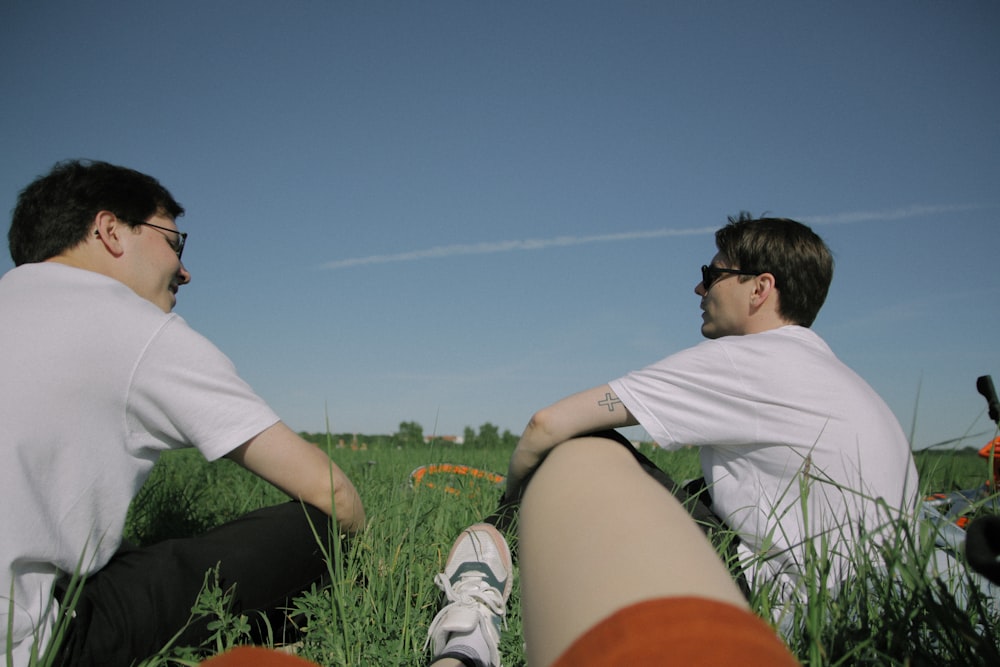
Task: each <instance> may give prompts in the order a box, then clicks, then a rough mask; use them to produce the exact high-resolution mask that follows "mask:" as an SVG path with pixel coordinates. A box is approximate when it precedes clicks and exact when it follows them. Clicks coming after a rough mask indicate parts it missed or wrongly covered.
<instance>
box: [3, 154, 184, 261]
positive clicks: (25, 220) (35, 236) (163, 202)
mask: <svg viewBox="0 0 1000 667" xmlns="http://www.w3.org/2000/svg"><path fill="white" fill-rule="evenodd" d="M101 211H110V212H112V213H114V214H115V215H116V216H118V217H119V218H120V219H121V220H122V221H124V222H127V223H129V224H133V225H134V224H135V223H138V222H143V221H145V220H147V219H148V218H150V217H151V216H153V215H155V214H157V213H159V214H161V215H166V216H169V217H170V218H177V217H179V216H181V215H184V209H183V207H181V205H180V204H178V203H177V202H176V201H175V200H174V198H173V196H171V194H170V193H169V192H168V191H167V189H166V188H164V187H163V186H162V185H160V183H159V181H157V180H156V179H155V178H153V177H151V176H147V175H146V174H142V173H140V172H138V171H135V170H133V169H128V168H126V167H118V166H115V165H113V164H108V163H107V162H98V161H91V160H68V161H65V162H59V163H57V164H56V165H55V166H54V167H53V168H52V171H50V172H49V173H48V174H46V175H45V176H41V177H39V178H37V179H35V181H34V182H32V183H31V184H30V185H29V186H28V187H26V188H25V189H24V190H22V191H21V194H20V195H18V198H17V206H16V207H15V208H14V214H13V216H12V218H11V223H10V231H9V232H7V242H8V243H9V245H10V256H11V259H13V260H14V264H15V265H17V266H20V265H21V264H26V263H29V262H42V261H45V260H46V259H50V258H52V257H55V256H56V255H59V254H60V253H62V252H64V251H66V250H68V249H70V248H72V247H74V246H76V245H78V244H80V243H81V242H83V240H84V239H85V238H86V237H87V233H88V232H89V231H90V227H91V224H92V223H93V222H94V218H95V217H96V216H97V214H98V213H99V212H101Z"/></svg>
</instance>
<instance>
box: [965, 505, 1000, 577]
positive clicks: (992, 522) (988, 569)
mask: <svg viewBox="0 0 1000 667" xmlns="http://www.w3.org/2000/svg"><path fill="white" fill-rule="evenodd" d="M965 557H966V558H967V559H968V561H969V566H970V567H971V568H972V569H973V570H975V571H976V572H978V573H979V574H981V575H983V576H984V577H986V578H987V579H989V580H990V581H992V582H993V583H994V584H1000V516H983V517H979V518H978V519H975V520H974V521H973V522H972V523H970V524H969V528H968V529H967V530H966V534H965Z"/></svg>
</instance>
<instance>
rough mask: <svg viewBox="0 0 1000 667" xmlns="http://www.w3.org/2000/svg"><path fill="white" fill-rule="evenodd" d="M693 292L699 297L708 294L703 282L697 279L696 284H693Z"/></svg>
mask: <svg viewBox="0 0 1000 667" xmlns="http://www.w3.org/2000/svg"><path fill="white" fill-rule="evenodd" d="M694 293H695V294H697V295H698V296H700V297H704V296H705V295H706V294H708V290H707V289H705V283H703V282H701V281H698V284H697V285H695V286H694Z"/></svg>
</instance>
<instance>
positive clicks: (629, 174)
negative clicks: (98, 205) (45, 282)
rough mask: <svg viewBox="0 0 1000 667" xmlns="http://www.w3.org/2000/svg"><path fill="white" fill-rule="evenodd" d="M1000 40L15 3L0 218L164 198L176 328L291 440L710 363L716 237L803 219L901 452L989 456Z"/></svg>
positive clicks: (760, 7)
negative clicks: (93, 173) (271, 414)
mask: <svg viewBox="0 0 1000 667" xmlns="http://www.w3.org/2000/svg"><path fill="white" fill-rule="evenodd" d="M998 35H1000V3H996V2H976V1H966V2H958V3H942V2H878V3H868V2H860V1H858V2H768V3H746V2H722V1H718V2H707V3H694V2H691V3H670V2H587V1H584V2H545V3H541V2H531V3H521V2H502V3H498V2H489V3H487V2H433V1H430V2H420V3H414V2H353V3H345V2H301V1H297V2H282V3H278V2H261V1H254V0H243V1H240V2H228V1H223V0H216V1H214V2H192V1H185V0H180V1H175V2H170V3H152V2H87V3H78V2H68V1H67V2H27V1H24V0H8V1H7V2H4V3H3V7H2V9H0V62H2V63H3V64H2V66H0V91H2V96H3V99H4V102H3V104H2V105H0V119H2V121H0V154H2V155H3V159H2V161H0V207H2V208H3V210H4V211H5V212H7V211H10V210H11V209H12V208H13V206H14V202H15V199H16V196H17V192H18V191H19V190H20V189H21V188H23V187H24V186H25V185H27V183H28V182H30V181H31V180H32V179H33V178H34V177H35V176H37V175H39V174H42V173H44V172H46V171H47V170H48V169H49V168H50V167H51V166H52V165H53V164H54V163H55V162H56V161H58V160H61V159H64V158H72V157H84V158H95V159H102V160H108V161H111V162H115V163H118V164H124V165H127V166H130V167H134V168H136V169H139V170H141V171H145V172H147V173H150V174H152V175H154V176H156V177H157V178H158V179H160V180H161V182H162V183H163V184H164V185H166V186H167V187H168V188H169V189H170V190H171V192H172V193H173V194H174V195H175V196H176V198H177V199H178V200H179V201H180V202H181V203H182V204H183V205H184V206H185V207H186V208H187V211H188V213H187V215H186V216H185V217H184V218H182V219H180V220H179V223H180V226H181V228H182V229H184V230H185V231H187V232H189V234H190V237H189V239H188V249H187V250H186V251H185V255H184V259H185V263H186V265H187V267H188V268H189V269H190V271H191V273H192V274H193V282H192V283H191V285H189V286H187V287H185V288H183V289H182V290H181V293H180V297H179V303H178V307H177V312H179V313H180V314H181V315H183V316H184V317H185V318H186V319H187V320H188V321H189V322H190V323H191V324H192V325H193V326H194V327H195V328H196V329H198V330H200V331H201V332H203V333H204V334H206V335H207V336H208V337H209V338H211V339H212V340H213V341H214V342H216V344H218V345H219V347H220V348H222V350H224V351H225V352H226V353H227V354H228V355H229V356H230V357H231V358H232V359H233V361H234V362H235V363H236V365H237V367H238V368H239V370H240V372H241V374H242V375H243V376H244V377H245V378H246V379H247V380H248V381H249V382H250V383H251V384H252V385H253V386H254V387H255V388H256V389H257V391H258V392H259V393H260V394H261V395H262V396H263V397H264V398H265V399H266V400H268V401H269V402H270V403H271V404H272V405H273V406H274V407H275V409H276V410H277V411H278V412H279V414H281V415H282V417H283V418H284V419H285V421H287V422H288V423H289V424H290V425H291V426H292V427H293V428H295V429H298V430H310V431H319V430H322V429H324V418H325V417H324V413H325V412H328V414H329V420H330V426H331V428H332V429H333V430H334V431H336V432H341V431H348V432H349V431H357V432H365V433H391V432H394V431H395V430H396V428H397V426H398V424H399V423H400V422H401V421H417V422H419V423H420V424H422V425H423V426H424V430H425V432H427V433H430V432H437V433H439V434H460V433H461V432H462V430H463V429H464V427H466V426H472V427H474V428H478V427H479V425H481V424H483V423H484V422H491V423H493V424H496V425H498V426H500V427H501V428H502V429H510V430H512V431H514V432H520V430H521V429H522V427H523V426H524V424H525V423H526V421H527V419H528V418H529V417H530V416H531V414H532V412H533V411H534V410H536V409H537V408H540V407H542V406H544V405H547V404H549V403H551V402H553V401H555V400H557V399H558V398H561V397H562V396H564V395H566V394H569V393H572V392H575V391H577V390H580V389H584V388H587V387H590V386H593V385H597V384H600V383H603V382H606V381H608V380H610V379H613V378H615V377H618V376H620V375H622V374H624V373H625V372H627V371H629V370H631V369H633V368H638V367H641V366H644V365H646V364H648V363H651V362H653V361H655V360H657V359H659V358H661V357H663V356H666V355H667V354H669V353H671V352H673V351H676V350H678V349H681V348H683V347H686V346H689V345H692V344H695V343H697V342H698V341H699V340H700V336H699V329H698V327H699V324H700V313H699V310H698V299H697V297H696V296H694V294H693V289H694V286H695V284H696V283H697V281H698V280H699V273H698V268H699V267H700V266H701V265H702V264H704V263H706V262H707V261H708V260H709V259H710V258H711V257H712V255H713V254H714V244H713V239H712V231H713V230H714V229H715V228H717V227H718V226H720V225H721V224H723V223H724V222H725V219H726V216H728V215H732V214H736V213H738V212H739V211H741V210H749V211H751V212H753V213H758V214H759V213H764V212H768V213H771V214H774V215H781V216H788V217H796V218H799V219H801V220H803V221H805V222H807V223H810V224H812V225H813V226H814V228H815V229H816V231H817V232H819V233H820V234H821V235H822V236H823V237H824V238H825V239H826V240H827V242H828V244H829V245H830V246H831V248H832V249H833V251H834V253H835V256H836V260H837V270H836V275H835V278H834V284H833V287H832V289H831V292H830V296H829V299H828V301H827V305H826V307H825V308H824V310H823V311H822V312H821V313H820V316H819V318H818V320H817V322H816V324H815V328H816V330H817V331H818V332H819V333H820V334H821V335H823V336H824V337H825V338H826V339H827V341H828V342H829V343H830V345H831V347H833V349H834V351H835V352H837V353H838V354H839V355H840V356H841V358H842V359H844V360H845V361H846V362H847V363H848V364H849V365H851V366H852V367H853V368H855V369H856V370H857V371H858V372H859V373H860V374H861V375H862V376H863V377H865V378H866V379H867V380H868V381H869V382H870V383H871V384H872V385H873V386H874V387H875V388H876V389H877V390H878V391H879V392H880V393H881V394H882V395H883V396H884V397H885V399H886V400H887V402H888V403H889V405H890V407H892V409H893V410H894V411H895V413H896V415H897V416H898V417H899V419H900V421H901V423H902V424H903V426H904V428H905V429H906V430H907V431H908V432H909V431H910V430H911V426H912V425H915V430H914V443H915V445H916V446H917V447H923V446H927V445H930V444H933V443H936V442H939V441H942V440H946V439H950V438H956V437H960V436H963V435H964V434H974V435H973V436H972V437H970V439H969V440H967V441H966V442H965V443H964V444H967V445H975V446H979V445H981V444H983V443H985V442H986V440H987V437H988V436H987V435H983V433H984V432H986V431H989V432H990V435H992V430H991V427H992V424H991V423H990V422H989V420H988V418H987V417H986V416H985V401H983V400H982V399H981V398H980V397H979V395H978V394H977V393H976V390H975V380H976V377H977V376H979V375H982V374H986V373H990V374H992V375H993V376H994V379H995V380H996V381H998V383H1000V348H998V340H1000V338H998V336H997V332H998V331H1000V307H998V306H1000V252H998V251H1000V224H998V214H1000V113H998V109H1000V76H998V72H1000V39H998V38H997V36H998ZM8 219H9V218H8ZM9 268H11V262H10V260H9V257H8V256H6V254H5V255H4V256H3V257H2V258H0V272H3V271H6V270H8V269H9ZM817 381H822V380H821V379H820V378H818V379H817ZM914 414H915V417H914Z"/></svg>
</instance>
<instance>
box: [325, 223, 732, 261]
mask: <svg viewBox="0 0 1000 667" xmlns="http://www.w3.org/2000/svg"><path fill="white" fill-rule="evenodd" d="M714 231H715V228H714V227H699V228H690V229H651V230H646V231H635V232H620V233H618V234H599V235H595V236H556V237H554V238H551V239H524V240H520V241H494V242H487V243H461V244H456V245H445V246H436V247H433V248H427V249H425V250H412V251H409V252H400V253H395V254H391V255H368V256H367V257H353V258H350V259H338V260H335V261H333V262H327V263H326V264H323V265H322V266H321V267H320V268H323V269H346V268H350V267H354V266H366V265H368V264H388V263H390V262H410V261H413V260H418V259H441V258H444V257H458V256H463V255H488V254H493V253H498V252H511V251H514V250H544V249H545V248H557V247H566V246H574V245H584V244H588V243H610V242H617V241H636V240H640V239H654V238H663V237H667V236H695V235H699V234H711V233H713V232H714Z"/></svg>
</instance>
